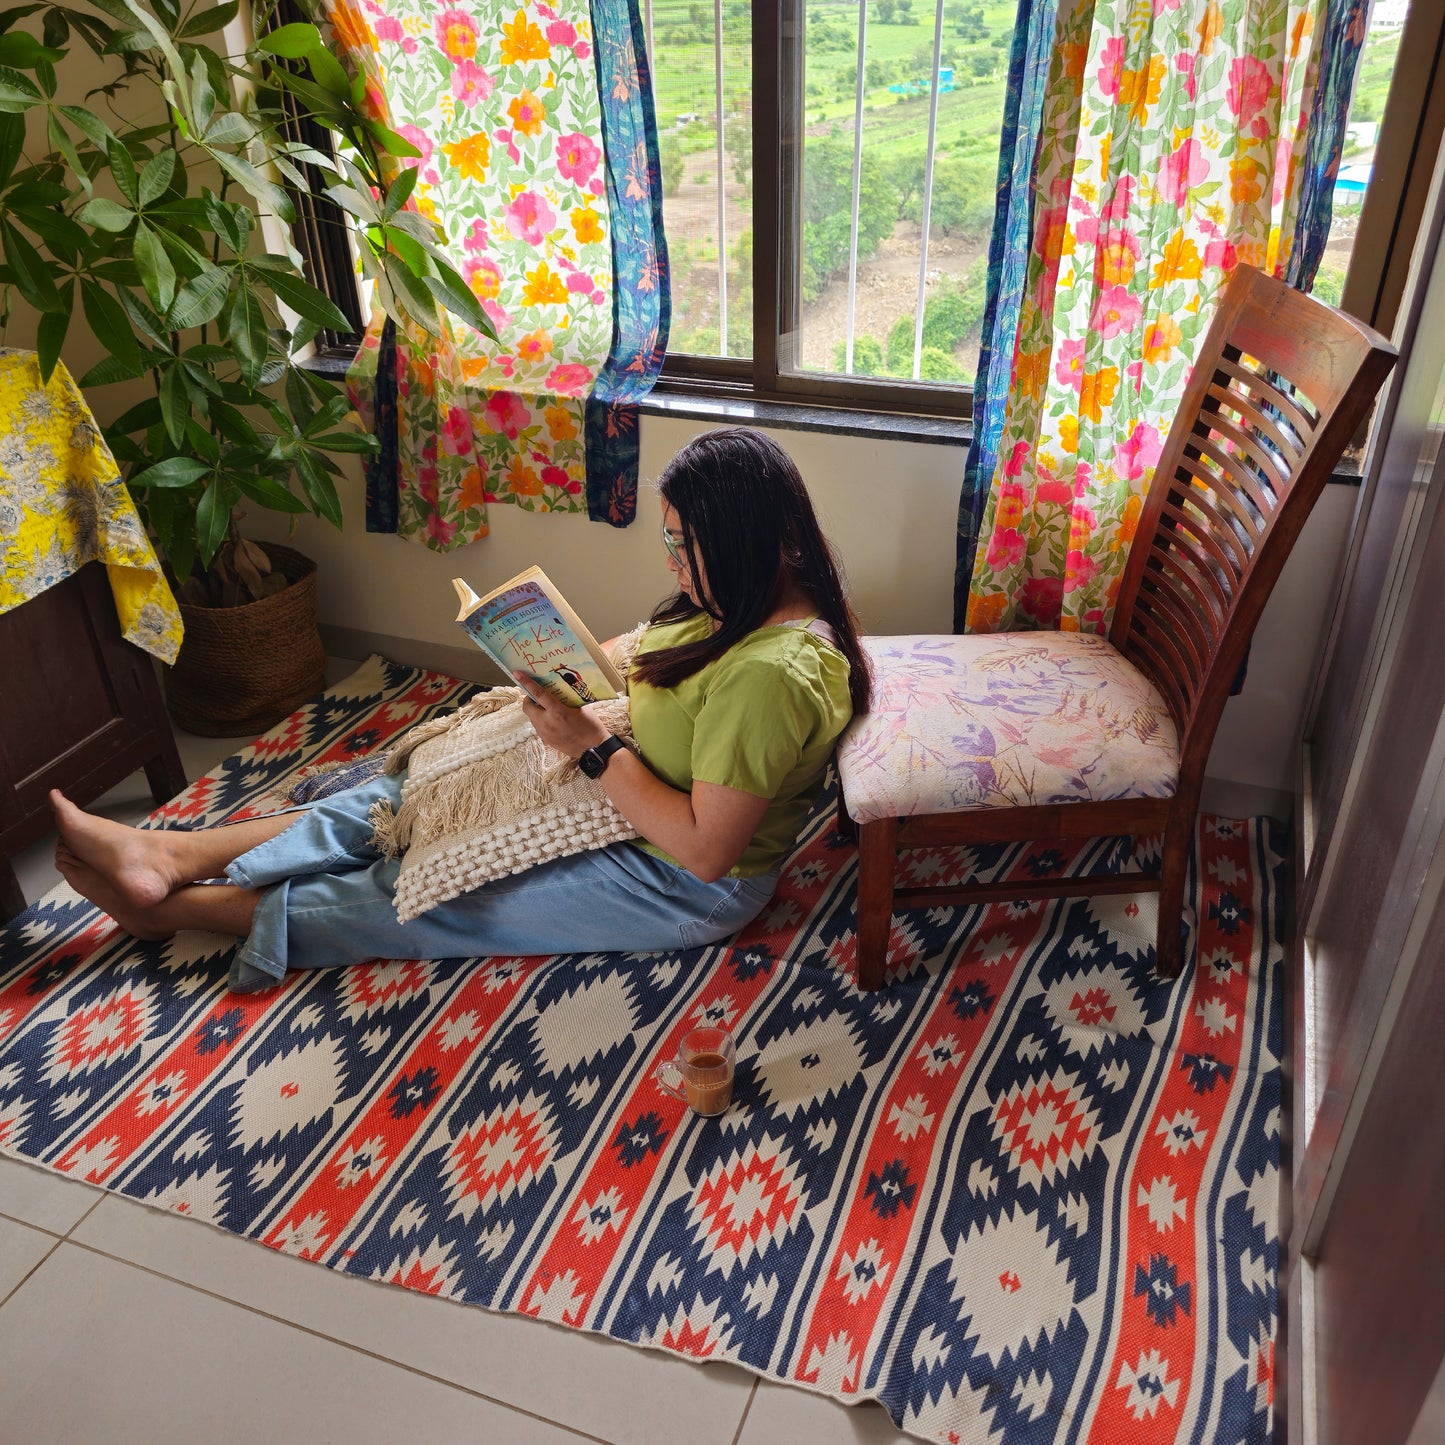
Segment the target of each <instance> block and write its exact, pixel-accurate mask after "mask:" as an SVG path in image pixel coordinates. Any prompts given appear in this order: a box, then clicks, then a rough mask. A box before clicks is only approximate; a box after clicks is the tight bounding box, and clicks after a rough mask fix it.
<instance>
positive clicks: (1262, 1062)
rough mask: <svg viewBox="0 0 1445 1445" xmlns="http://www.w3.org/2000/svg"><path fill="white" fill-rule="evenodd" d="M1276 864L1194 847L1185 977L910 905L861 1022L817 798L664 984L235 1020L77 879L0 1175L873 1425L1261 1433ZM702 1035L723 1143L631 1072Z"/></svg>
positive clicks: (615, 976) (492, 984)
mask: <svg viewBox="0 0 1445 1445" xmlns="http://www.w3.org/2000/svg"><path fill="white" fill-rule="evenodd" d="M467 691H469V689H468V688H466V687H465V686H463V685H461V684H457V683H454V682H452V681H451V680H449V679H446V678H442V677H438V676H436V675H435V674H425V673H418V672H415V671H411V670H409V669H405V668H401V667H398V666H395V665H393V664H390V663H382V662H380V661H379V660H376V659H373V661H372V662H371V663H369V664H367V666H366V667H364V668H363V669H362V670H361V671H360V672H359V673H357V674H356V676H355V677H354V678H353V679H351V680H349V681H348V682H345V683H343V684H341V685H340V686H339V687H337V688H334V689H332V691H331V692H329V693H328V694H327V695H326V696H325V697H324V698H323V699H321V700H319V701H318V702H316V703H314V704H312V705H311V706H309V707H307V708H304V709H302V711H300V712H298V713H297V714H296V715H295V716H294V717H292V718H291V719H290V720H288V721H287V722H285V723H283V724H281V725H280V726H279V727H278V728H276V729H275V730H274V731H273V732H271V733H270V734H268V735H267V736H266V737H265V738H264V739H262V740H260V741H258V742H257V743H255V744H253V745H251V746H250V747H247V748H245V749H243V750H242V751H241V752H240V753H238V754H236V755H235V756H234V757H232V758H230V759H228V760H227V761H226V762H224V763H223V764H221V765H220V766H219V767H218V768H216V769H215V771H214V772H213V773H211V774H210V775H209V776H208V777H206V778H203V779H201V780H200V781H198V782H197V783H195V784H193V785H192V787H191V788H190V789H189V790H188V791H187V792H186V793H185V794H183V795H182V796H181V797H180V798H179V799H177V800H175V801H174V802H172V803H170V804H169V805H167V806H166V807H165V808H164V809H162V810H161V811H160V813H159V814H158V815H157V818H156V821H157V822H158V823H162V824H164V825H168V826H188V825H196V824H201V823H208V822H214V821H217V820H219V819H222V818H225V817H227V816H231V815H234V814H235V813H236V812H237V811H238V810H241V809H244V808H245V807H247V806H248V805H251V806H254V804H255V803H256V802H257V800H259V799H261V798H262V797H263V796H264V795H265V794H266V793H267V792H268V791H269V790H270V789H271V788H273V787H274V785H275V784H276V782H277V781H278V780H279V779H280V778H281V777H283V776H284V775H286V774H288V773H290V772H291V771H292V770H294V769H296V768H297V767H299V766H301V765H303V764H306V763H311V762H316V761H325V760H334V759H338V758H345V757H350V756H355V755H358V754H360V753H364V752H366V751H367V750H369V749H372V748H375V747H378V746H383V745H385V744H386V743H387V742H388V741H390V740H391V739H392V738H394V737H395V736H396V735H397V734H398V733H400V732H401V731H402V730H403V729H404V728H406V727H408V726H409V725H410V724H412V723H413V722H415V721H417V720H418V719H419V718H422V717H424V716H426V715H428V714H429V713H431V712H432V711H434V710H436V709H438V708H442V707H447V706H451V705H454V704H455V703H456V702H457V701H459V700H460V699H461V697H462V696H464V695H465V694H466V692H467ZM1281 846H1282V840H1281V839H1280V838H1279V837H1277V836H1275V834H1274V833H1273V832H1272V831H1271V830H1270V829H1268V828H1265V827H1262V826H1259V825H1256V824H1254V823H1232V822H1223V821H1219V820H1210V819H1204V820H1202V823H1201V827H1200V835H1199V840H1198V850H1197V863H1198V868H1199V873H1200V882H1199V887H1198V897H1199V900H1200V903H1199V920H1198V925H1197V928H1196V931H1195V936H1194V947H1193V948H1192V949H1191V952H1190V958H1191V960H1192V962H1191V965H1190V966H1189V967H1188V968H1186V971H1185V973H1184V976H1183V977H1182V978H1181V979H1179V980H1178V981H1177V982H1175V983H1173V984H1163V983H1160V982H1158V981H1156V980H1155V979H1154V978H1153V977H1152V976H1151V973H1150V958H1151V953H1150V946H1149V940H1150V936H1151V934H1152V923H1151V922H1150V919H1149V917H1148V914H1147V910H1146V911H1143V912H1141V910H1140V908H1139V907H1138V906H1136V905H1135V904H1134V903H1133V902H1131V900H1129V899H1128V898H1127V897H1114V898H1105V899H1099V900H1095V901H1088V900H1075V901H1067V902H1062V903H1058V904H1054V905H1050V906H1047V907H1045V906H1042V905H1037V904H1036V905H1006V904H1000V905H993V906H988V907H984V908H979V909H974V910H959V909H949V908H936V909H932V910H929V911H920V912H917V913H915V914H912V915H909V916H908V917H907V918H906V919H904V920H901V921H899V922H898V923H897V925H896V931H895V935H894V939H893V948H892V963H893V975H894V976H893V978H892V981H891V985H890V986H889V987H888V988H887V989H886V990H884V991H882V992H880V993H878V994H872V995H865V994H860V993H858V992H857V991H856V990H855V989H854V987H853V985H852V981H851V979H852V973H853V950H854V939H853V910H852V902H851V899H852V883H853V876H854V867H855V862H856V854H855V852H854V850H853V849H852V848H851V847H850V846H848V845H847V844H845V843H844V842H843V841H842V840H840V839H839V837H838V836H837V834H836V833H835V831H834V828H833V825H832V819H831V814H830V813H828V812H826V811H823V810H820V811H819V812H818V813H817V815H816V816H815V817H814V819H813V821H812V822H811V824H810V825H809V827H808V829H807V831H806V833H805V835H804V837H803V839H802V841H801V842H800V843H799V846H798V849H797V852H796V855H795V857H794V858H793V860H792V861H791V863H790V864H789V866H788V867H787V868H786V869H785V870H784V874H783V879H782V883H781V885H780V887H779V891H778V894H777V896H776V898H775V899H774V901H773V903H772V904H771V905H770V906H769V908H768V909H767V910H766V911H765V912H764V914H763V916H762V917H761V918H759V919H758V920H757V921H756V923H755V924H753V925H752V926H751V927H749V928H748V929H747V930H746V931H745V932H744V933H743V935H742V936H740V937H739V938H738V939H737V940H736V941H735V942H734V943H733V945H732V946H730V947H713V948H705V949H696V950H692V951H690V952H685V953H683V952H679V953H674V954H660V955H659V954H650V955H649V954H633V955H597V954H592V955H571V956H566V957H555V958H493V959H487V960H477V961H474V962H450V963H435V962H426V961H423V960H415V961H407V962H400V963H388V964H376V965H371V966H365V967H357V968H352V969H346V970H338V971H330V972H323V973H315V974H309V975H306V974H302V975H299V976H293V977H292V978H290V979H289V980H288V981H287V983H286V984H285V986H284V987H282V988H281V989H279V990H276V991H274V992H271V993H266V994H256V995H251V996H248V997H237V996H233V995H231V994H228V993H227V992H226V990H225V978H226V970H227V962H228V956H229V950H228V949H227V948H226V947H225V946H223V941H222V940H220V939H218V938H214V937H211V936H209V935H187V936H182V937H181V938H178V939H176V940H173V941H172V942H169V943H137V942H134V941H132V940H130V939H128V938H126V937H125V936H123V935H121V934H119V933H118V932H117V931H116V930H115V928H114V927H113V926H112V925H111V923H110V922H109V920H106V919H104V918H103V917H102V916H101V915H99V914H97V913H96V912H95V911H94V910H93V909H91V908H90V907H89V906H87V905H85V904H83V903H81V902H78V901H77V900H76V899H75V897H74V895H72V894H71V893H70V892H69V891H68V890H66V889H64V888H61V889H57V890H56V891H55V892H53V893H52V894H51V895H49V897H47V898H46V899H44V900H42V901H41V902H39V903H37V904H35V905H34V906H33V907H32V908H30V909H29V911H28V912H26V913H25V914H24V915H22V916H21V918H20V919H18V920H17V921H15V922H14V923H12V924H11V925H10V926H9V927H8V928H6V929H5V930H3V931H0V1151H3V1152H4V1153H6V1154H9V1155H12V1156H14V1157H16V1158H21V1159H26V1160H31V1161H34V1162H37V1163H40V1164H43V1165H46V1166H47V1167H49V1168H51V1169H54V1170H58V1171H60V1172H62V1173H65V1174H69V1175H72V1176H74V1177H76V1178H79V1179H85V1180H89V1181H91V1182H92V1183H95V1184H99V1185H102V1186H103V1187H105V1188H107V1189H113V1190H117V1191H119V1192H120V1193H122V1194H125V1195H127V1196H129V1197H131V1198H134V1199H138V1200H143V1201H146V1202H148V1203H151V1204H153V1205H155V1206H156V1207H158V1208H164V1209H170V1210H174V1211H176V1212H177V1213H181V1214H186V1215H191V1216H194V1217H195V1218H198V1219H204V1220H207V1221H209V1222H210V1223H212V1224H215V1225H219V1226H221V1227H222V1228H224V1229H227V1230H230V1231H232V1232H233V1233H235V1234H240V1235H244V1236H246V1237H248V1238H251V1239H257V1240H260V1241H262V1242H263V1243H265V1244H268V1245H270V1246H271V1247H272V1248H274V1249H279V1250H284V1251H286V1252H287V1253H290V1254H296V1255H301V1256H303V1257H304V1258H307V1259H313V1260H317V1261H320V1262H321V1263H324V1264H327V1265H330V1266H331V1267H332V1268H333V1269H339V1270H344V1271H346V1272H347V1273H351V1274H359V1275H364V1276H367V1277H370V1278H375V1279H384V1280H390V1281H392V1282H394V1283H396V1284H399V1285H404V1286H407V1287H410V1288H412V1289H419V1290H426V1291H429V1292H431V1293H434V1294H440V1295H444V1296H446V1297H447V1298H449V1299H455V1300H460V1301H464V1302H467V1303H470V1304H476V1305H482V1306H484V1307H486V1308H488V1309H493V1310H510V1311H515V1312H518V1313H522V1314H530V1315H535V1316H539V1317H541V1318H543V1319H546V1320H552V1321H558V1322H560V1323H563V1324H567V1325H572V1326H575V1327H577V1328H580V1329H586V1330H593V1331H598V1332H600V1333H604V1334H607V1335H611V1336H614V1337H615V1338H617V1339H620V1340H625V1341H630V1342H633V1343H636V1344H641V1345H646V1346H650V1347H654V1348H660V1349H665V1350H671V1351H675V1352H677V1353H679V1354H683V1355H688V1356H694V1357H697V1358H701V1359H718V1360H732V1361H735V1362H736V1363H738V1364H741V1365H745V1366H747V1367H748V1368H750V1369H753V1370H755V1371H757V1372H759V1373H760V1374H763V1375H766V1376H769V1377H771V1378H774V1379H778V1380H782V1381H788V1382H792V1383H794V1384H797V1385H800V1386H803V1387H805V1388H809V1389H813V1390H818V1391H822V1392H824V1393H826V1394H829V1395H832V1396H834V1397H835V1398H838V1399H841V1400H844V1401H857V1400H863V1399H877V1400H880V1401H881V1402H882V1403H883V1404H884V1406H885V1407H886V1408H887V1409H888V1411H889V1412H890V1414H891V1415H892V1416H893V1417H894V1419H895V1420H897V1421H899V1422H900V1424H901V1425H902V1426H903V1428H904V1429H906V1430H908V1431H911V1432H913V1433H915V1434H917V1435H920V1436H923V1437H925V1438H929V1439H938V1440H947V1441H968V1442H973V1441H980V1442H982V1441H989V1442H1003V1445H1045V1442H1047V1445H1072V1442H1107V1445H1120V1442H1141V1445H1143V1442H1149V1445H1152V1442H1156V1441H1157V1442H1164V1441H1168V1442H1190V1445H1205V1442H1210V1445H1212V1442H1221V1445H1240V1442H1259V1445H1263V1442H1264V1441H1265V1440H1266V1438H1267V1436H1268V1429H1269V1423H1270V1414H1271V1396H1272V1381H1273V1358H1274V1355H1273V1334H1274V1321H1275V1299H1276V1295H1275V1287H1276V1264H1277V1251H1278V1244H1277V1237H1276V1236H1277V1204H1276V1194H1277V1184H1278V1167H1279V1148H1280V1138H1279V1090H1280V1075H1279V1052H1280V1042H1279V1040H1280V1026H1281V1010H1280V998H1279V986H1280V957H1281V949H1280V945H1279V942H1278V935H1279V908H1280V905H1281V902H1282V888H1281V879H1282V867H1283V864H1282V861H1281V858H1280V856H1279V853H1280V848H1281ZM1129 857H1130V848H1129V847H1128V846H1127V845H1125V844H1122V843H1109V842H1105V843H1101V844H1099V845H1097V846H1096V847H1095V849H1094V850H1093V851H1092V852H1091V853H1090V854H1088V855H1086V858H1085V861H1086V863H1087V864H1089V865H1090V866H1093V867H1097V868H1099V869H1108V868H1117V867H1120V866H1123V865H1124V864H1126V863H1127V862H1128V861H1129ZM1063 861H1064V860H1062V859H1061V858H1060V857H1058V856H1056V855H1051V854H1050V853H1048V852H1047V851H1044V850H1037V849H1029V848H1023V849H1019V848H1011V849H1006V850H1005V849H997V848H994V849H986V850H979V852H978V854H977V856H976V857H975V858H974V859H973V863H974V866H975V867H976V868H980V869H984V870H988V871H990V872H994V873H1003V872H1008V873H1010V874H1013V875H1029V874H1031V873H1032V874H1042V873H1045V872H1050V871H1053V870H1054V869H1056V868H1057V867H1058V866H1059V865H1060V863H1061V862H1063ZM944 866H945V864H944V860H943V859H942V858H941V857H940V856H934V855H928V854H923V855H919V856H918V857H916V858H915V860H914V867H915V869H916V870H918V872H919V873H920V874H923V873H926V874H929V875H932V876H936V875H937V874H938V873H939V872H940V871H941V870H942V869H943V867H944ZM702 1020H713V1021H721V1022H725V1023H726V1024H728V1025H729V1027H731V1028H732V1029H733V1030H734V1031H735V1033H736V1035H737V1039H738V1060H739V1072H738V1085H737V1094H736V1102H735V1103H734V1106H733V1108H732V1110H731V1111H730V1112H729V1113H728V1114H727V1115H726V1116H725V1117H724V1118H723V1119H722V1120H720V1121H716V1120H700V1119H697V1118H694V1117H692V1116H690V1115H688V1114H687V1113H686V1112H685V1111H684V1109H683V1106H682V1105H681V1104H680V1103H677V1102H676V1101H674V1100H673V1099H671V1098H670V1097H669V1096H668V1095H667V1094H664V1093H662V1092H660V1091H659V1090H658V1089H657V1088H656V1086H655V1085H654V1083H653V1082H652V1074H653V1069H654V1067H655V1065H656V1064H657V1063H658V1062H659V1061H660V1060H662V1059H663V1058H665V1057H668V1056H670V1055H671V1054H672V1053H673V1051H674V1049H675V1047H676V1043H677V1040H678V1038H679V1037H680V1036H681V1035H682V1034H683V1033H684V1032H685V1031H686V1030H688V1029H689V1028H691V1027H693V1026H695V1025H696V1024H697V1023H698V1022H700V1021H702Z"/></svg>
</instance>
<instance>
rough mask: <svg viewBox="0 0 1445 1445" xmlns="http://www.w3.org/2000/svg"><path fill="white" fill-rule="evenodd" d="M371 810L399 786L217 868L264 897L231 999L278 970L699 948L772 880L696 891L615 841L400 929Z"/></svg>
mask: <svg viewBox="0 0 1445 1445" xmlns="http://www.w3.org/2000/svg"><path fill="white" fill-rule="evenodd" d="M382 798H389V799H390V800H391V803H392V806H393V807H396V806H399V804H400V801H401V780H400V779H399V778H392V777H385V776H383V777H379V778H373V779H372V780H371V781H369V782H366V783H362V784H361V785H360V786H359V787H355V788H352V789H350V790H348V791H347V792H343V793H336V794H334V795H333V796H332V797H329V798H326V799H324V800H323V801H321V802H319V803H316V804H313V805H312V806H311V807H309V808H307V809H306V810H305V811H304V812H302V813H300V814H298V816H297V819H296V821H295V822H294V823H292V824H291V826H290V827H289V828H287V829H286V830H285V831H284V832H282V833H278V834H277V835H276V836H275V837H274V838H271V839H269V840H268V841H267V842H265V843H262V844H261V845H260V846H259V847H256V848H252V849H251V851H250V852H249V853H243V854H242V855H241V856H240V857H239V858H237V859H236V861H235V862H234V863H232V864H231V866H230V867H229V868H227V869H226V877H227V878H228V879H230V881H231V882H232V883H235V884H237V885H239V886H240V887H242V888H252V889H261V890H262V893H261V898H260V901H259V902H258V903H257V905H256V912H255V916H254V918H253V919H252V922H251V932H250V935H249V936H248V937H247V938H246V940H245V941H244V942H243V943H242V945H241V947H240V949H239V950H238V951H237V953H236V957H235V961H234V962H233V963H232V965H231V979H230V984H231V987H232V988H233V989H235V990H236V991H237V992H238V993H250V992H252V991H253V990H255V989H258V988H266V987H269V986H270V985H271V984H274V983H276V982H278V981H279V980H280V979H282V978H284V977H285V976H286V971H287V969H300V968H329V967H332V966H334V965H337V964H346V963H360V962H363V961H364V960H366V959H369V958H471V957H474V956H476V955H483V954H514V953H523V954H525V953H604V952H622V953H650V952H655V951H663V950H667V949H674V948H696V947H698V946H699V945H701V944H707V943H716V942H717V941H718V940H719V939H723V938H726V937H728V935H729V934H732V933H735V932H736V931H737V930H738V929H739V928H741V927H742V926H743V925H744V924H745V923H748V922H750V921H751V920H752V919H753V918H755V917H756V916H757V914H758V913H759V912H761V911H762V907H763V905H764V904H765V903H766V902H767V901H768V899H769V898H770V897H772V893H773V889H774V887H775V886H776V885H777V881H778V875H777V872H776V871H774V872H772V873H768V874H764V875H763V876H761V877H758V878H720V879H718V881H717V882H716V883H704V882H703V881H702V880H701V879H700V878H698V877H696V876H695V875H694V874H692V873H689V872H688V871H687V869H686V868H682V867H679V866H678V865H677V864H675V863H665V862H663V861H662V859H660V858H654V857H653V856H652V854H650V853H647V852H645V851H644V850H643V849H641V848H638V847H636V846H634V845H633V844H631V843H614V844H612V845H611V846H610V847H607V848H599V849H596V850H594V851H592V852H589V853H574V854H573V855H572V856H571V857H568V858H558V859H555V860H553V861H552V862H550V863H543V864H540V865H539V866H538V867H536V868H532V869H529V870H528V871H527V872H525V873H515V874H513V875H511V876H510V877H508V878H499V879H496V880H494V881H493V882H490V883H484V884H482V885H481V886H480V887H479V888H475V889H473V890H472V891H471V892H470V893H464V894H462V895H461V897H459V898H454V899H452V900H451V901H450V902H448V903H443V904H439V905H438V906H437V907H435V908H432V909H430V910H428V911H427V912H426V913H423V914H422V915H421V916H420V917H419V918H414V919H412V920H411V922H410V923H398V922H397V921H396V909H395V906H394V904H393V902H392V892H393V889H394V888H395V886H396V877H397V873H398V872H399V871H400V867H401V864H400V860H399V859H395V858H393V859H385V858H383V857H382V856H381V854H380V853H379V852H378V850H377V849H376V848H374V847H373V846H372V843H371V823H370V821H369V818H368V814H369V812H370V810H371V806H372V804H373V803H375V802H377V801H378V800H380V799H382Z"/></svg>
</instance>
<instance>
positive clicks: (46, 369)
mask: <svg viewBox="0 0 1445 1445" xmlns="http://www.w3.org/2000/svg"><path fill="white" fill-rule="evenodd" d="M71 289H72V290H73V288H71ZM69 328H70V307H69V306H68V305H66V306H64V307H63V308H62V309H61V310H59V311H47V312H46V313H45V315H44V316H42V317H41V318H40V324H39V325H38V326H37V327H36V328H35V354H36V357H37V359H38V360H39V363H40V379H41V381H49V380H50V373H51V372H52V371H54V370H55V363H56V362H57V361H59V360H60V348H61V347H62V346H64V345H65V333H66V331H67V330H69Z"/></svg>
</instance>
